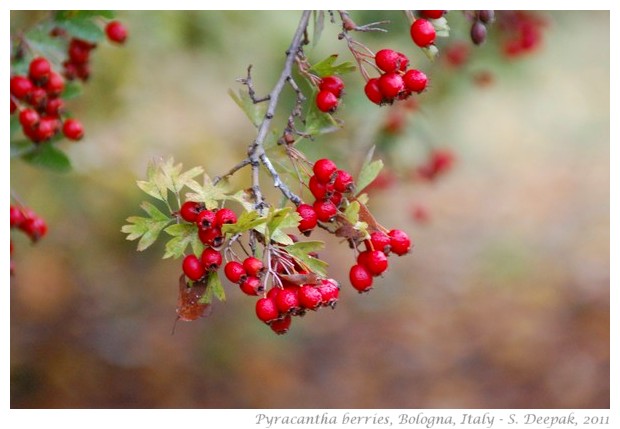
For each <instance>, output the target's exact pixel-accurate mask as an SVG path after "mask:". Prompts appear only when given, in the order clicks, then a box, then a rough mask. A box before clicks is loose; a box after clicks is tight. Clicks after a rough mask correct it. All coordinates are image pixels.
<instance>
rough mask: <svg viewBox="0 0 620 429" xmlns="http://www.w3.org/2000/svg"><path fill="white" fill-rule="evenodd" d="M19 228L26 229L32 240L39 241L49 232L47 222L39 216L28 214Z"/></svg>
mask: <svg viewBox="0 0 620 429" xmlns="http://www.w3.org/2000/svg"><path fill="white" fill-rule="evenodd" d="M19 229H21V230H22V231H24V232H25V233H26V234H28V236H29V237H30V239H31V240H32V241H38V240H39V239H40V238H42V237H43V236H44V235H45V234H46V233H47V224H46V223H45V221H44V220H43V218H40V217H38V216H28V217H27V218H26V219H25V220H24V221H23V222H22V224H21V225H20V226H19Z"/></svg>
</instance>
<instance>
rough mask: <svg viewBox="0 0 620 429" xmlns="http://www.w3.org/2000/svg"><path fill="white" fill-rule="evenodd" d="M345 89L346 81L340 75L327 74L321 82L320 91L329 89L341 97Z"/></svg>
mask: <svg viewBox="0 0 620 429" xmlns="http://www.w3.org/2000/svg"><path fill="white" fill-rule="evenodd" d="M343 89H344V83H343V82H342V79H340V78H339V77H338V76H325V77H324V78H323V79H321V83H320V84H319V90H320V91H329V92H331V93H332V94H334V95H335V96H336V97H337V98H340V96H341V95H342V90H343Z"/></svg>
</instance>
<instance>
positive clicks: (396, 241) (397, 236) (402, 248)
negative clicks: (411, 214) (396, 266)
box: [388, 229, 411, 256]
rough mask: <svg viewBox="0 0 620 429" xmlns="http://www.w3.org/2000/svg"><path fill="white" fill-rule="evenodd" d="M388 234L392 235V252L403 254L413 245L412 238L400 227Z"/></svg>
mask: <svg viewBox="0 0 620 429" xmlns="http://www.w3.org/2000/svg"><path fill="white" fill-rule="evenodd" d="M388 235H389V236H390V248H391V250H392V252H394V253H396V254H397V255H399V256H401V255H404V254H405V253H407V252H408V251H409V248H410V247H411V240H410V239H409V236H408V235H407V233H405V232H404V231H401V230H400V229H393V230H391V231H390V232H389V233H388Z"/></svg>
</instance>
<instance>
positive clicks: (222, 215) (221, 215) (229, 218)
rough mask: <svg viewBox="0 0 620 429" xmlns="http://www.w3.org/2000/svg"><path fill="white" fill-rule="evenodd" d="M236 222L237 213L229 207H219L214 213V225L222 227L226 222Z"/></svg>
mask: <svg viewBox="0 0 620 429" xmlns="http://www.w3.org/2000/svg"><path fill="white" fill-rule="evenodd" d="M231 223H237V214H236V213H235V212H234V211H232V210H231V209H226V208H224V209H219V210H218V211H217V212H216V213H215V225H216V226H219V227H222V226H223V225H226V224H231Z"/></svg>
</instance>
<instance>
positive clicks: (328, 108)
mask: <svg viewBox="0 0 620 429" xmlns="http://www.w3.org/2000/svg"><path fill="white" fill-rule="evenodd" d="M343 90H344V83H343V82H342V79H340V78H339V77H338V76H325V77H324V78H322V79H321V82H320V83H319V92H318V93H317V94H316V107H318V109H319V110H320V111H321V112H325V113H333V112H335V111H336V109H337V108H338V104H340V97H341V96H342V91H343Z"/></svg>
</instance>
